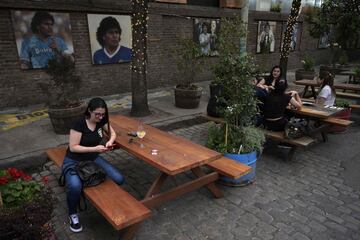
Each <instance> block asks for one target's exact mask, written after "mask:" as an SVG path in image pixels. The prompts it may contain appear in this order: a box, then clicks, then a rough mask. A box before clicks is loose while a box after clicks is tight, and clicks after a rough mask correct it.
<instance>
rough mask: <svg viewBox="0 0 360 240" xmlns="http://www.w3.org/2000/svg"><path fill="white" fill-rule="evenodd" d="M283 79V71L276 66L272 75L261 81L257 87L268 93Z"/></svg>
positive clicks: (272, 70)
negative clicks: (277, 81)
mask: <svg viewBox="0 0 360 240" xmlns="http://www.w3.org/2000/svg"><path fill="white" fill-rule="evenodd" d="M281 77H282V69H281V67H280V66H278V65H276V66H274V67H273V68H272V69H271V72H270V75H269V76H267V77H266V78H263V79H261V80H260V81H259V82H258V83H257V85H256V86H258V87H260V88H263V89H266V90H267V91H269V90H271V89H273V88H274V85H275V81H276V80H280V79H281Z"/></svg>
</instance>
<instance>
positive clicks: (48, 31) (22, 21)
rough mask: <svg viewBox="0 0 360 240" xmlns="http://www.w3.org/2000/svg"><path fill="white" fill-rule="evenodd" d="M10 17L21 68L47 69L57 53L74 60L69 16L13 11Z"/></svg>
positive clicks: (53, 13)
mask: <svg viewBox="0 0 360 240" xmlns="http://www.w3.org/2000/svg"><path fill="white" fill-rule="evenodd" d="M11 15H12V20H13V27H14V31H15V39H16V46H17V50H18V54H19V59H20V66H21V68H22V69H33V68H45V67H47V63H48V61H49V59H51V58H54V57H55V56H56V55H57V54H61V55H68V56H71V57H73V56H72V55H73V53H74V47H73V42H72V36H71V25H70V18H69V14H68V13H55V12H45V11H37V12H34V11H12V12H11Z"/></svg>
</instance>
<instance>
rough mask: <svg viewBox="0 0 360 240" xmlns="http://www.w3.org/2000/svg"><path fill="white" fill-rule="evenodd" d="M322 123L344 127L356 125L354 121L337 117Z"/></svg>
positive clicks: (329, 118)
mask: <svg viewBox="0 0 360 240" xmlns="http://www.w3.org/2000/svg"><path fill="white" fill-rule="evenodd" d="M322 122H325V123H328V124H331V125H337V126H342V127H347V126H350V125H351V124H353V123H354V122H353V121H350V120H346V119H341V118H337V117H328V118H326V119H324V120H322Z"/></svg>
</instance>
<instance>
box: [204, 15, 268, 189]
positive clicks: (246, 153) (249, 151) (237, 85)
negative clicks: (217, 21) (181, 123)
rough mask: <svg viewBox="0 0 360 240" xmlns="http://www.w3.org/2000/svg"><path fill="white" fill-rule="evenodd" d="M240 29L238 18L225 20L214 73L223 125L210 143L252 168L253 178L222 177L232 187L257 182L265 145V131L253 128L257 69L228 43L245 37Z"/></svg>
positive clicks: (215, 128) (214, 129)
mask: <svg viewBox="0 0 360 240" xmlns="http://www.w3.org/2000/svg"><path fill="white" fill-rule="evenodd" d="M239 26H240V28H241V26H242V22H241V20H240V19H239V18H236V19H223V20H222V29H221V33H220V36H219V38H220V40H219V42H220V46H222V48H220V49H221V54H220V58H219V62H218V63H217V64H216V65H215V66H214V68H213V70H214V75H215V80H214V84H221V85H222V91H221V92H220V94H219V96H218V98H219V99H220V100H221V102H223V103H224V106H223V107H222V108H220V109H219V111H220V112H221V115H222V116H223V117H224V123H223V124H220V125H211V126H210V129H209V136H208V141H207V146H208V147H209V148H212V149H214V150H217V151H219V152H222V153H224V154H225V156H227V157H229V158H232V159H234V160H235V161H238V162H241V163H244V164H247V165H250V166H251V167H252V172H251V173H250V174H248V175H246V176H244V177H241V178H239V179H235V180H230V179H227V178H225V177H222V179H223V181H225V182H226V183H227V184H230V185H243V184H247V183H250V182H252V181H253V180H254V176H255V168H256V159H257V155H258V154H259V153H260V152H261V150H262V145H263V143H264V141H265V137H264V134H263V133H262V131H261V130H260V129H257V128H255V127H254V126H253V122H254V118H255V115H256V114H257V113H258V109H257V99H256V97H255V94H254V86H253V85H252V83H251V78H252V77H253V76H255V75H256V73H257V72H258V70H257V65H256V64H255V62H254V59H253V58H252V57H249V56H240V55H239V46H238V45H237V44H233V45H232V44H231V43H232V42H233V41H232V42H230V41H228V40H229V39H231V38H232V37H234V35H236V34H238V35H241V36H244V35H243V34H245V33H244V32H243V31H241V29H240V28H239ZM233 30H234V31H233ZM232 39H238V38H232ZM229 47H230V48H229Z"/></svg>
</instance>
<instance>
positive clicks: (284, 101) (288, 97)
mask: <svg viewBox="0 0 360 240" xmlns="http://www.w3.org/2000/svg"><path fill="white" fill-rule="evenodd" d="M287 86H288V84H287V81H286V80H285V79H279V80H277V81H275V85H274V90H273V91H271V92H270V93H269V94H268V95H267V97H266V99H265V103H264V118H265V120H264V126H265V128H266V129H268V130H271V131H283V130H284V128H285V125H286V123H287V122H288V119H287V118H286V116H285V110H286V107H287V106H288V105H289V104H290V106H292V107H295V108H297V109H300V108H301V106H302V103H301V101H299V96H298V95H297V93H296V92H289V93H286V88H287Z"/></svg>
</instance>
